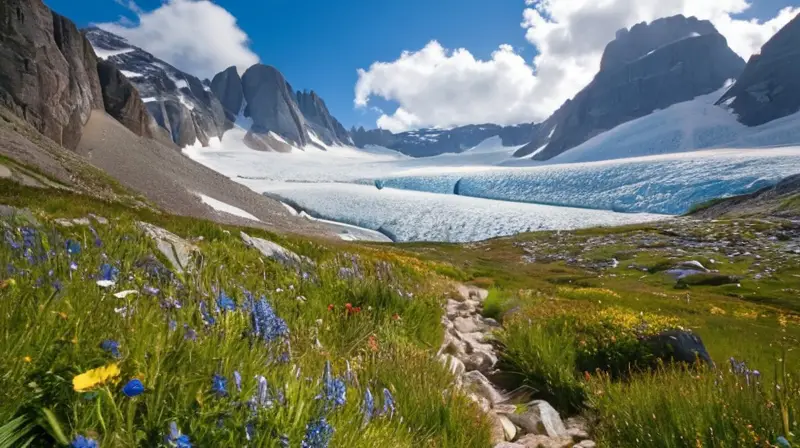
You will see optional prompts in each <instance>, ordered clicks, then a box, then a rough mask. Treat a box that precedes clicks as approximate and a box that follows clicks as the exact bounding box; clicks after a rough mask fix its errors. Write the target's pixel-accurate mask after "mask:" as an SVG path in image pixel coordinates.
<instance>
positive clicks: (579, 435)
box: [567, 428, 589, 442]
mask: <svg viewBox="0 0 800 448" xmlns="http://www.w3.org/2000/svg"><path fill="white" fill-rule="evenodd" d="M567 434H568V435H569V436H570V437H572V440H574V441H575V442H581V441H583V440H587V439H589V433H588V432H586V431H585V430H583V429H581V428H569V429H567Z"/></svg>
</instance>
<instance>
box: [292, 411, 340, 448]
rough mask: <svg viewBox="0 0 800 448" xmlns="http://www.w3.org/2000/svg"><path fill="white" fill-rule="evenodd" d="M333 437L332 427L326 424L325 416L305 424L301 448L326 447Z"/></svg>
mask: <svg viewBox="0 0 800 448" xmlns="http://www.w3.org/2000/svg"><path fill="white" fill-rule="evenodd" d="M331 437H333V427H332V426H331V425H330V424H328V421H327V420H325V417H321V418H320V419H319V420H315V421H313V422H311V423H309V424H308V425H306V435H305V437H303V442H302V443H301V444H300V447H301V448H328V444H329V443H330V441H331Z"/></svg>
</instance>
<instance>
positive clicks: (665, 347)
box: [644, 330, 714, 366]
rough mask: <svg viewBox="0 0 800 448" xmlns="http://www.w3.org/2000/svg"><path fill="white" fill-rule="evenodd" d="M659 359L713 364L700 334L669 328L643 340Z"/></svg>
mask: <svg viewBox="0 0 800 448" xmlns="http://www.w3.org/2000/svg"><path fill="white" fill-rule="evenodd" d="M644 343H645V344H647V345H648V346H649V347H650V350H651V351H652V353H653V355H654V356H656V357H657V358H659V359H663V360H667V361H672V362H683V363H687V364H694V363H696V362H697V361H698V360H699V361H701V362H703V363H705V364H707V365H709V366H713V365H714V363H713V361H712V360H711V356H710V355H709V354H708V350H706V346H705V345H704V344H703V341H702V339H700V336H697V335H695V334H692V333H689V332H687V331H683V330H670V331H665V332H663V333H660V334H658V335H656V336H651V337H649V338H646V339H645V340H644Z"/></svg>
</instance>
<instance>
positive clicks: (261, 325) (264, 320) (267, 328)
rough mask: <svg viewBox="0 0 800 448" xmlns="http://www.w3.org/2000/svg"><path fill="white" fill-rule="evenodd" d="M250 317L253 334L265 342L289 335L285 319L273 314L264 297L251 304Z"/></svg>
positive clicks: (273, 311)
mask: <svg viewBox="0 0 800 448" xmlns="http://www.w3.org/2000/svg"><path fill="white" fill-rule="evenodd" d="M251 318H252V321H253V334H254V336H256V337H259V338H261V339H263V340H264V341H266V342H271V341H274V340H276V339H278V338H285V337H287V336H288V335H289V327H288V326H287V325H286V321H284V320H283V319H281V318H280V317H278V316H277V315H276V314H275V310H273V309H272V306H270V304H269V302H267V299H266V298H264V297H262V298H261V300H259V301H258V302H256V303H255V305H254V306H253V311H252V312H251Z"/></svg>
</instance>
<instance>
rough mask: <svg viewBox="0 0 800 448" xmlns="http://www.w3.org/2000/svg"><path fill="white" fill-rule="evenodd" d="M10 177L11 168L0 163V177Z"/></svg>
mask: <svg viewBox="0 0 800 448" xmlns="http://www.w3.org/2000/svg"><path fill="white" fill-rule="evenodd" d="M9 178H11V170H10V169H8V167H6V166H5V165H0V179H9Z"/></svg>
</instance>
